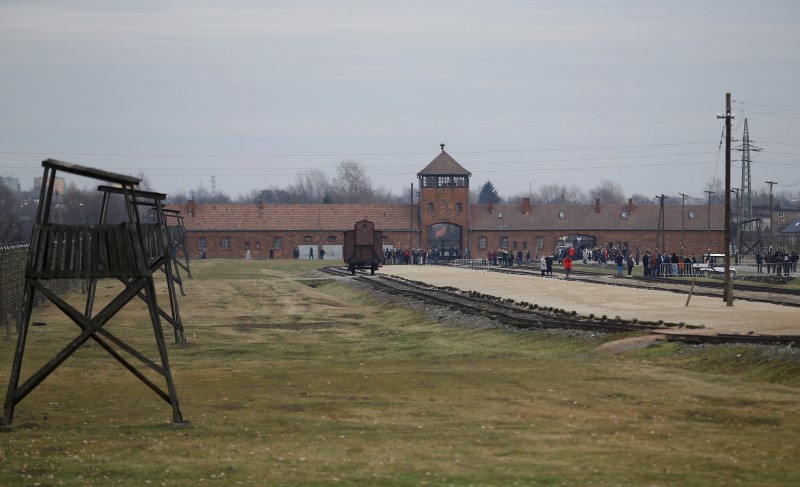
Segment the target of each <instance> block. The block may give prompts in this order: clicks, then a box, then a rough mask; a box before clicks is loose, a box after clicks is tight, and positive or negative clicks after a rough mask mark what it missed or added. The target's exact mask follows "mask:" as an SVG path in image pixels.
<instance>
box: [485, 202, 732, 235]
mask: <svg viewBox="0 0 800 487" xmlns="http://www.w3.org/2000/svg"><path fill="white" fill-rule="evenodd" d="M596 210H597V208H596V206H595V205H593V204H587V205H576V204H563V205H560V204H541V205H537V204H533V205H532V207H531V213H528V214H526V213H523V212H522V205H519V204H499V205H498V204H496V205H493V206H492V211H491V212H489V205H472V206H471V207H470V228H471V229H472V230H473V231H474V230H543V231H544V230H565V231H575V230H582V231H590V230H622V231H633V230H645V231H650V230H658V223H659V222H658V220H659V213H660V212H659V205H655V204H654V205H633V207H632V211H630V212H629V213H628V205H627V204H601V205H600V211H599V212H598V211H596ZM562 211H563V212H564V218H560V216H559V215H560V213H561V212H562ZM685 211H686V216H685V217H684V219H683V225H684V226H683V228H684V229H685V230H690V231H691V230H694V231H697V230H708V206H707V205H686V206H685ZM623 212H626V214H627V218H623V217H622V214H623ZM690 212H691V213H692V214H694V218H690V217H689V214H690ZM724 213H725V211H724V207H723V206H722V205H711V230H712V231H719V230H724V227H725V214H724ZM501 214H502V216H503V217H502V218H500V215H501ZM664 228H665V229H666V230H680V229H681V205H666V206H665V207H664Z"/></svg>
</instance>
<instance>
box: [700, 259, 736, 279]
mask: <svg viewBox="0 0 800 487" xmlns="http://www.w3.org/2000/svg"><path fill="white" fill-rule="evenodd" d="M728 269H729V270H730V273H731V276H735V275H736V269H734V268H733V266H731V267H729V268H728ZM694 270H695V272H696V273H699V274H700V275H701V276H709V275H712V274H725V254H705V255H703V262H701V263H697V264H694Z"/></svg>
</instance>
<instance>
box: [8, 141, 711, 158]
mask: <svg viewBox="0 0 800 487" xmlns="http://www.w3.org/2000/svg"><path fill="white" fill-rule="evenodd" d="M713 143H714V142H675V143H664V144H638V145H610V146H596V147H560V148H558V147H557V148H547V149H513V150H482V151H457V152H453V154H507V153H520V152H551V151H552V152H556V151H573V150H574V151H582V150H610V149H641V148H647V147H674V146H681V145H702V144H713ZM0 154H9V155H38V156H47V155H52V154H57V155H60V156H91V157H348V156H359V157H366V156H373V157H378V156H380V157H388V156H420V155H430V154H431V152H430V151H427V152H375V153H369V152H364V153H357V152H349V153H317V154H269V153H253V154H182V153H171V154H170V153H165V154H159V153H144V152H58V151H49V152H46V151H0Z"/></svg>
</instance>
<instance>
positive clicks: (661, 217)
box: [656, 194, 667, 253]
mask: <svg viewBox="0 0 800 487" xmlns="http://www.w3.org/2000/svg"><path fill="white" fill-rule="evenodd" d="M656 199H658V200H660V201H661V202H660V204H659V213H658V234H656V248H660V249H661V251H662V252H665V253H666V251H667V244H666V236H664V200H665V199H667V197H666V196H664V195H663V194H662V195H661V196H656ZM659 238H660V239H661V244H660V245H661V246H660V247H659V243H658V240H659Z"/></svg>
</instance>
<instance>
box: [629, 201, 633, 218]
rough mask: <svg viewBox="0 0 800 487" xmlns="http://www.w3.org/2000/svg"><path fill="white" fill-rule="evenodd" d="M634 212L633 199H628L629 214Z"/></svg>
mask: <svg viewBox="0 0 800 487" xmlns="http://www.w3.org/2000/svg"><path fill="white" fill-rule="evenodd" d="M632 212H633V198H628V214H629V215H630V214H631V213H632Z"/></svg>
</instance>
